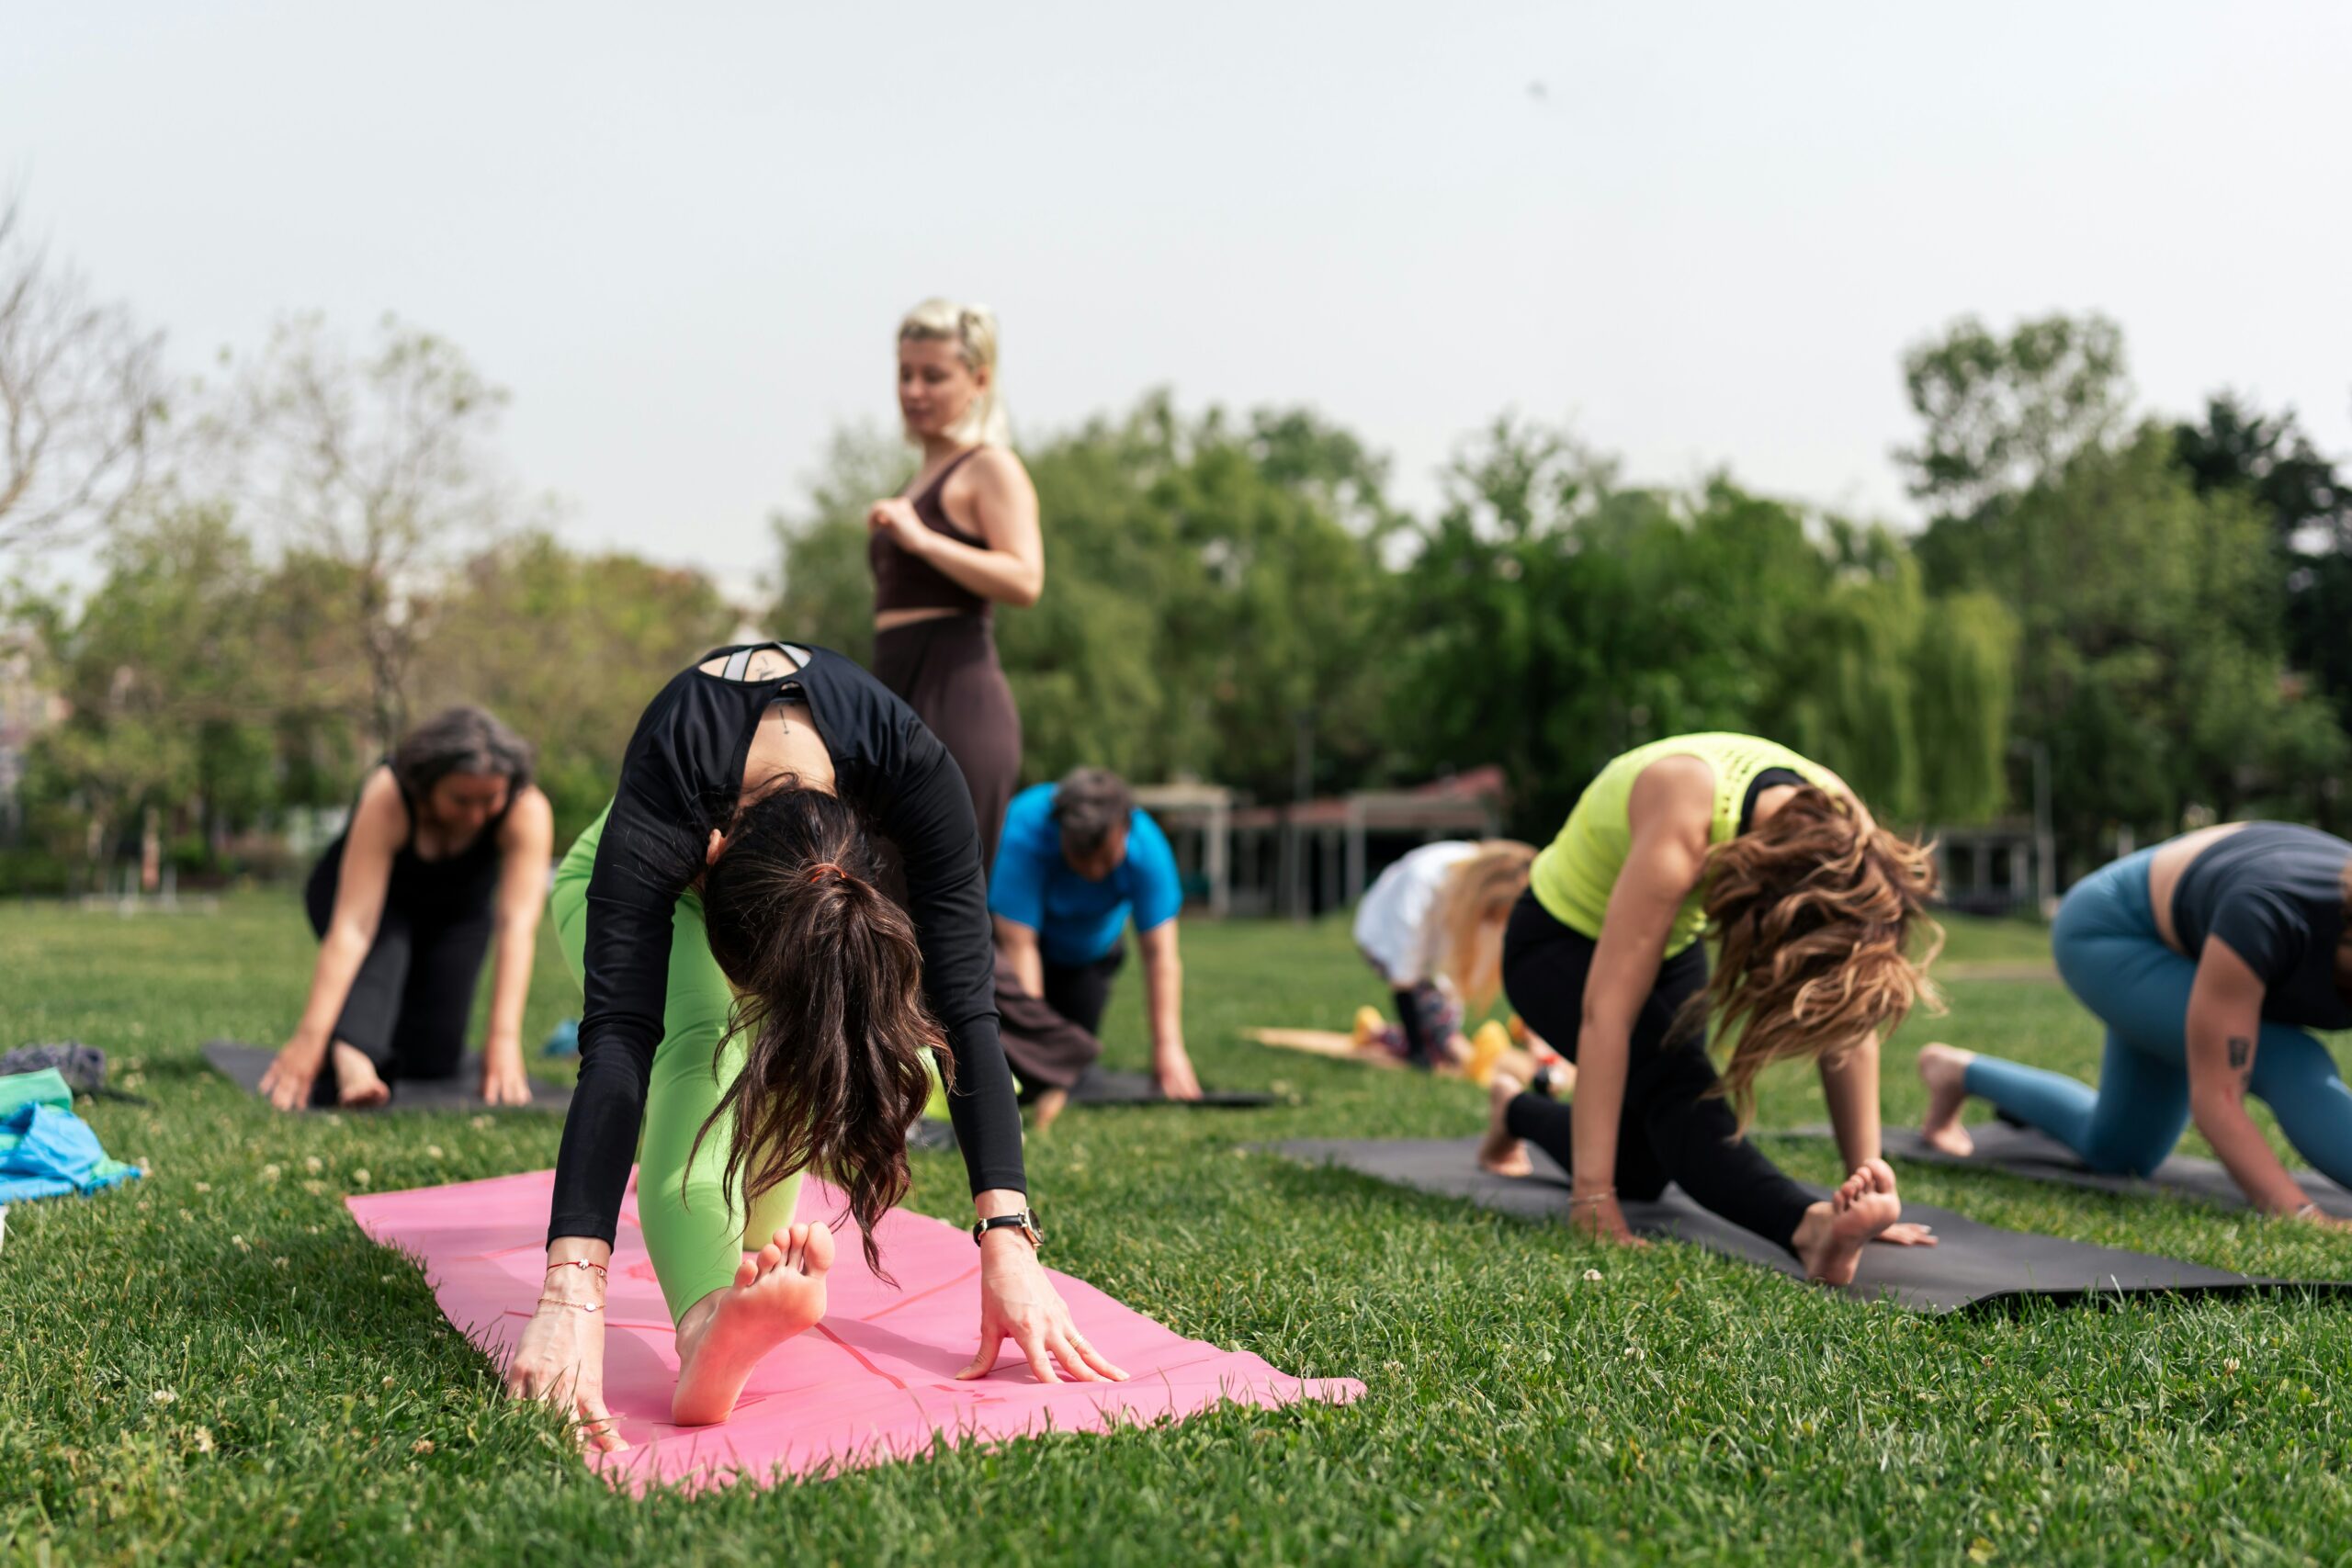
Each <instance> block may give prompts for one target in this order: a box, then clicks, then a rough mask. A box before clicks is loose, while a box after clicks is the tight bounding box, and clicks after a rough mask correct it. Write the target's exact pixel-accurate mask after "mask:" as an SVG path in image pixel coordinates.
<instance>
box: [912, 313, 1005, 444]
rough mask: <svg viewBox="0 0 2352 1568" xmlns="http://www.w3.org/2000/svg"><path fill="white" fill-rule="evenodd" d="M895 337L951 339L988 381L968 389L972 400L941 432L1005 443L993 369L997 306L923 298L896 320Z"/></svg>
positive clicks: (960, 439)
mask: <svg viewBox="0 0 2352 1568" xmlns="http://www.w3.org/2000/svg"><path fill="white" fill-rule="evenodd" d="M899 342H900V343H910V342H914V343H924V342H932V343H952V344H955V345H956V354H957V355H959V356H960V357H961V358H962V359H963V361H964V365H965V367H966V368H967V369H968V370H970V371H971V372H972V373H973V374H975V375H978V374H981V373H983V372H985V373H986V374H987V376H988V384H987V385H986V386H984V387H982V388H981V389H979V390H978V392H976V393H974V394H973V395H972V406H971V407H969V408H967V409H966V410H965V411H964V417H963V418H961V419H959V420H957V421H956V423H954V424H953V425H951V426H949V427H948V428H947V429H946V430H945V431H944V432H943V433H942V434H944V435H945V436H946V437H947V438H948V439H949V440H950V441H954V442H956V443H957V444H958V445H961V446H1011V445H1012V419H1011V418H1010V417H1009V416H1007V414H1006V413H1005V411H1004V399H1003V397H1002V395H1001V392H1000V390H999V382H998V378H997V373H996V312H995V311H994V310H989V308H988V307H987V306H986V305H959V304H957V303H956V301H955V300H953V299H926V300H924V301H923V302H922V304H920V305H918V306H916V307H915V308H914V309H913V310H910V311H908V312H907V314H906V317H905V319H904V320H902V321H899Z"/></svg>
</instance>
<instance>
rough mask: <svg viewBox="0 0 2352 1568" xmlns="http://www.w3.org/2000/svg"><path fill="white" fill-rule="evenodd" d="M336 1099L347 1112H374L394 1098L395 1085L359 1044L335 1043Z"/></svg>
mask: <svg viewBox="0 0 2352 1568" xmlns="http://www.w3.org/2000/svg"><path fill="white" fill-rule="evenodd" d="M334 1093H335V1102H336V1103H337V1104H338V1105H340V1106H342V1107H343V1109H345V1111H373V1110H374V1109H375V1108H376V1107H377V1106H379V1105H381V1104H383V1103H384V1102H385V1101H386V1100H390V1099H391V1098H392V1086H391V1085H390V1084H388V1083H386V1082H385V1081H384V1077H383V1075H382V1074H381V1073H379V1072H378V1071H377V1070H376V1064H375V1063H373V1062H371V1061H369V1060H368V1054H367V1053H366V1052H364V1051H362V1050H360V1049H359V1048H358V1047H357V1046H356V1045H345V1043H343V1042H342V1041H340V1040H338V1041H336V1042H335V1043H334Z"/></svg>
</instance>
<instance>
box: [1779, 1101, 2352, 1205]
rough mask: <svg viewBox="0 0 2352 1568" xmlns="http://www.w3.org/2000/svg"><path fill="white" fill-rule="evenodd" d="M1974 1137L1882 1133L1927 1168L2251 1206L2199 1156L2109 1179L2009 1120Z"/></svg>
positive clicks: (2316, 1184)
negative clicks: (1964, 1146) (1951, 1148)
mask: <svg viewBox="0 0 2352 1568" xmlns="http://www.w3.org/2000/svg"><path fill="white" fill-rule="evenodd" d="M1968 1132H1969V1135H1970V1136H1971V1137H1973V1138H1974V1139H1975V1140H1976V1152H1975V1153H1974V1154H1973V1155H1970V1156H1967V1157H1966V1158H1965V1159H1962V1158H1960V1157H1958V1156H1953V1155H1948V1154H1946V1153H1944V1152H1943V1151H1942V1150H1941V1149H1938V1148H1933V1147H1930V1146H1929V1145H1928V1141H1927V1140H1926V1139H1924V1138H1922V1137H1921V1136H1920V1135H1919V1130H1918V1129H1917V1127H1889V1128H1887V1129H1886V1130H1885V1131H1884V1132H1883V1134H1880V1143H1881V1145H1883V1147H1884V1148H1885V1150H1886V1154H1887V1157H1888V1158H1889V1159H1899V1160H1917V1161H1918V1162H1919V1163H1920V1164H1922V1165H1945V1166H1954V1167H1957V1168H1960V1169H1962V1170H1997V1171H2002V1172H2005V1173H2007V1174H2008V1175H2010V1176H2022V1177H2026V1178H2029V1179H2031V1180H2035V1181H2058V1182H2064V1184H2065V1185H2066V1186H2069V1187H2087V1188H2090V1189H2092V1190H2095V1191H2099V1192H2120V1193H2125V1194H2129V1195H2135V1196H2144V1195H2146V1194H2148V1193H2152V1192H2153V1193H2159V1194H2166V1195H2170V1196H2173V1197H2182V1198H2201V1199H2203V1200H2204V1201H2207V1202H2209V1203H2218V1204H2220V1205H2222V1207H2224V1208H2231V1209H2243V1208H2245V1207H2246V1201H2245V1193H2243V1192H2241V1191H2239V1190H2238V1184H2237V1183H2236V1182H2235V1181H2233V1180H2232V1179H2230V1173H2229V1172H2228V1171H2226V1170H2224V1169H2222V1167H2221V1166H2220V1164H2219V1163H2217V1162H2216V1161H2213V1160H2210V1159H2199V1158H2198V1157H2197V1156H2194V1155H2175V1156H2172V1157H2171V1158H2170V1159H2167V1160H2165V1163H2164V1164H2162V1165H2160V1166H2158V1167H2157V1168H2156V1173H2155V1174H2154V1176H2151V1177H2149V1178H2147V1179H2144V1180H2143V1179H2141V1178H2139V1177H2136V1176H2109V1175H2105V1174H2103V1173H2101V1172H2099V1171H2096V1170H2093V1169H2091V1168H2089V1167H2088V1166H2086V1165H2085V1164H2084V1163H2083V1162H2082V1158H2081V1156H2078V1155H2076V1154H2075V1151H2074V1150H2072V1149H2070V1148H2068V1147H2067V1146H2066V1145H2064V1144H2062V1143H2060V1142H2059V1141H2058V1140H2057V1139H2055V1138H2053V1137H2052V1136H2051V1135H2050V1134H2047V1133H2043V1132H2039V1131H2037V1130H2035V1129H2034V1128H2031V1127H2016V1126H2012V1125H2010V1124H2009V1123H2008V1122H1985V1124H1984V1125H1982V1126H1973V1125H1972V1126H1971V1127H1970V1128H1969V1129H1968ZM1793 1135H1794V1136H1797V1137H1803V1138H1826V1137H1829V1136H1830V1135H1831V1134H1830V1131H1829V1129H1828V1128H1826V1127H1800V1128H1798V1129H1797V1130H1796V1132H1795V1134H1793ZM2294 1175H2295V1179H2296V1180H2298V1181H2300V1182H2301V1183H2302V1187H2303V1190H2304V1191H2306V1192H2308V1193H2310V1194H2311V1199H2312V1202H2314V1203H2316V1204H2318V1205H2319V1207H2320V1212H2321V1213H2328V1214H2337V1215H2341V1216H2343V1217H2344V1218H2346V1219H2352V1191H2346V1190H2345V1189H2343V1188H2341V1187H2338V1186H2337V1185H2336V1184H2335V1182H2333V1181H2330V1180H2329V1179H2327V1178H2326V1177H2324V1176H2322V1175H2320V1174H2319V1173H2318V1172H2316V1171H2310V1170H2299V1171H2297V1172H2295V1173H2294Z"/></svg>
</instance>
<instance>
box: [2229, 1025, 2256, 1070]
mask: <svg viewBox="0 0 2352 1568" xmlns="http://www.w3.org/2000/svg"><path fill="white" fill-rule="evenodd" d="M2253 1070H2254V1042H2253V1041H2252V1040H2250V1039H2248V1038H2247V1037H2246V1036H2245V1035H2243V1034H2233V1035H2231V1036H2230V1071H2232V1072H2233V1073H2238V1074H2241V1075H2244V1074H2247V1073H2251V1072H2252V1071H2253Z"/></svg>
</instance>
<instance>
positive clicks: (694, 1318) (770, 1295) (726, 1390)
mask: <svg viewBox="0 0 2352 1568" xmlns="http://www.w3.org/2000/svg"><path fill="white" fill-rule="evenodd" d="M832 1266H833V1233H832V1232H831V1231H830V1230H828V1229H826V1228H825V1226H823V1225H822V1224H806V1225H786V1226H784V1227H782V1228H780V1229H778V1230H777V1231H776V1233H775V1239H774V1240H772V1241H770V1242H769V1243H768V1244H767V1246H765V1247H762V1248H760V1250H759V1254H758V1256H756V1257H752V1258H745V1259H743V1266H742V1267H741V1268H740V1269H737V1270H735V1283H734V1284H733V1285H732V1286H731V1287H729V1289H727V1290H724V1291H713V1292H710V1294H708V1295H707V1296H705V1297H703V1299H702V1300H700V1301H698V1302H696V1303H695V1304H694V1305H693V1306H691V1307H689V1308H687V1309H686V1315H685V1316H684V1318H683V1319H681V1320H680V1322H679V1324H678V1392H677V1393H676V1394H675V1396H673V1398H672V1400H671V1401H670V1419H671V1420H673V1421H674V1422H676V1423H677V1424H678V1425H679V1426H681V1427H707V1426H709V1425H710V1424H711V1423H713V1422H715V1421H724V1420H726V1419H727V1417H728V1416H729V1414H731V1413H732V1412H733V1410H734V1408H735V1401H736V1400H737V1399H738V1398H739V1397H741V1394H742V1393H743V1383H744V1382H745V1380H747V1379H748V1378H750V1377H751V1375H752V1368H753V1367H756V1366H758V1365H759V1364H760V1359H761V1358H762V1357H763V1356H765V1355H766V1354H767V1353H768V1352H769V1351H770V1350H773V1349H775V1348H776V1347H777V1346H779V1345H781V1344H783V1343H784V1342H785V1341H786V1340H787V1339H789V1338H791V1337H793V1336H794V1335H796V1334H798V1333H800V1332H802V1331H803V1330H804V1329H807V1328H809V1326H810V1325H813V1324H815V1323H816V1321H817V1320H818V1319H819V1318H820V1317H822V1316H824V1315H825V1274H826V1271H827V1270H829V1269H831V1268H832Z"/></svg>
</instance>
